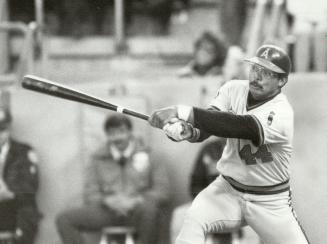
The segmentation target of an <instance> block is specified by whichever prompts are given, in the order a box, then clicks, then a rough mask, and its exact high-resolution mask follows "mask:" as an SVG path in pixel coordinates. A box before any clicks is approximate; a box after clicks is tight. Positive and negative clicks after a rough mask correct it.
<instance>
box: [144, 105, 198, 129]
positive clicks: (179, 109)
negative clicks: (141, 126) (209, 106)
mask: <svg viewBox="0 0 327 244" xmlns="http://www.w3.org/2000/svg"><path fill="white" fill-rule="evenodd" d="M192 111H193V108H192V107H190V106H184V105H177V106H172V107H167V108H163V109H159V110H156V111H154V112H153V113H152V114H151V116H150V118H149V120H148V121H149V123H150V125H152V126H153V127H156V128H160V129H162V128H163V127H164V125H166V124H168V123H169V122H170V121H171V120H172V119H176V118H177V119H181V120H184V121H188V119H189V117H190V116H191V113H192Z"/></svg>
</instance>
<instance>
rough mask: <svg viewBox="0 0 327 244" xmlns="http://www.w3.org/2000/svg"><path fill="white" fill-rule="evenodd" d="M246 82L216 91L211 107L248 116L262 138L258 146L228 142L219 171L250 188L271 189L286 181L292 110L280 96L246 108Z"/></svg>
mask: <svg viewBox="0 0 327 244" xmlns="http://www.w3.org/2000/svg"><path fill="white" fill-rule="evenodd" d="M248 93H249V81H246V80H235V81H230V82H228V83H226V84H225V85H224V86H222V87H221V88H220V89H219V92H218V94H217V96H216V97H215V98H214V99H213V101H212V102H211V103H210V106H212V107H214V108H218V109H220V110H221V111H225V112H232V113H234V114H237V115H251V116H253V118H255V120H256V121H257V122H258V125H259V128H260V134H261V135H262V137H261V140H260V145H259V146H255V145H254V144H253V143H252V141H250V140H245V139H231V138H228V139H227V143H226V147H225V149H224V152H223V155H222V157H221V159H220V161H219V162H218V164H217V169H218V171H219V172H220V173H221V174H222V175H224V176H229V177H232V178H233V179H234V180H236V181H238V182H239V183H241V184H244V185H249V186H271V185H276V184H279V183H282V182H285V181H287V180H289V174H290V172H289V165H290V158H291V153H292V138H293V120H294V119H293V117H294V113H293V109H292V107H291V105H290V104H289V102H288V100H287V98H286V96H285V95H284V94H282V93H280V94H278V95H277V96H275V97H273V98H272V99H271V100H268V101H266V102H265V103H263V104H260V105H257V106H254V107H251V108H247V97H248Z"/></svg>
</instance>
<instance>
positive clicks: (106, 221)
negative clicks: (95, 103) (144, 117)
mask: <svg viewBox="0 0 327 244" xmlns="http://www.w3.org/2000/svg"><path fill="white" fill-rule="evenodd" d="M132 127H133V126H132V122H131V120H130V119H129V118H128V117H126V116H124V115H121V114H118V113H116V114H113V115H109V116H108V117H107V118H106V120H105V122H104V127H103V128H104V131H105V133H106V139H107V142H106V143H105V144H104V145H102V146H100V148H98V149H97V150H96V151H95V152H94V153H93V154H92V156H91V158H90V164H89V165H88V167H87V169H86V178H85V187H84V196H85V204H83V206H80V207H74V208H72V209H67V210H64V211H63V212H61V213H59V214H58V216H57V218H56V226H57V230H58V232H59V235H60V238H61V240H62V243H63V244H83V243H86V240H85V239H84V238H83V235H82V233H83V231H99V230H101V228H103V227H109V226H126V225H127V226H132V227H133V228H135V232H136V234H137V236H138V240H139V241H140V242H141V243H142V244H155V243H156V241H157V237H158V234H159V229H158V214H159V212H160V210H162V209H163V207H164V206H165V205H166V204H167V203H168V201H169V182H168V178H167V175H166V169H165V166H164V165H163V164H162V162H155V161H154V160H151V157H150V154H149V153H148V152H147V150H146V149H145V148H144V145H143V143H141V142H140V140H138V138H136V137H134V135H133V128H132Z"/></svg>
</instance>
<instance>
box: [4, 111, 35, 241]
mask: <svg viewBox="0 0 327 244" xmlns="http://www.w3.org/2000/svg"><path fill="white" fill-rule="evenodd" d="M10 124H11V115H10V113H9V112H8V111H6V110H0V148H1V151H0V231H11V232H14V233H15V234H16V235H17V239H16V240H15V244H32V243H34V239H35V236H36V234H37V230H38V224H39V220H40V218H41V214H40V212H39V210H38V206H37V203H36V193H37V190H38V183H39V178H38V168H37V162H38V159H37V156H36V154H35V152H34V150H33V149H32V148H31V147H30V146H29V145H27V144H23V143H20V142H18V141H16V140H14V139H12V138H11V136H10Z"/></svg>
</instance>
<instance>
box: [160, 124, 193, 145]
mask: <svg viewBox="0 0 327 244" xmlns="http://www.w3.org/2000/svg"><path fill="white" fill-rule="evenodd" d="M163 130H164V132H165V133H166V135H167V136H168V137H169V138H171V139H173V140H174V141H177V142H179V141H184V140H187V139H190V138H191V137H192V134H193V126H192V125H191V124H189V123H187V122H185V121H184V120H179V119H176V118H173V119H171V120H170V121H169V122H168V123H167V124H166V125H165V126H164V127H163Z"/></svg>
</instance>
